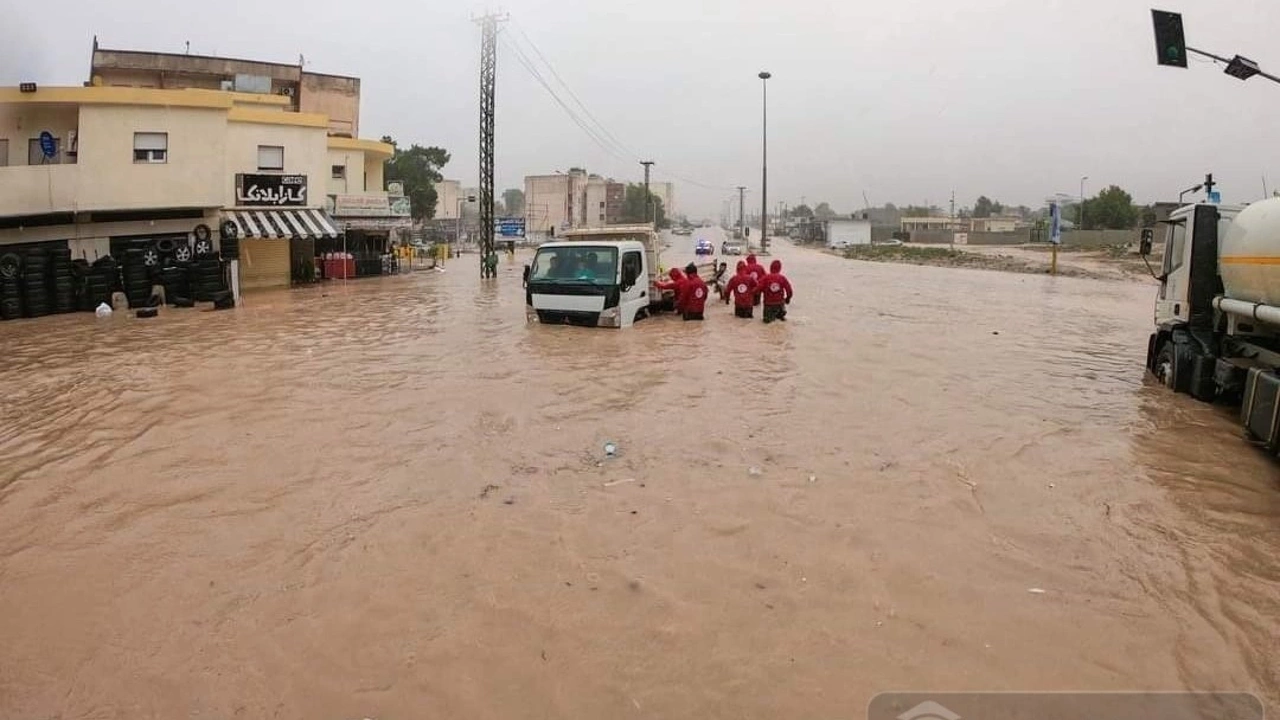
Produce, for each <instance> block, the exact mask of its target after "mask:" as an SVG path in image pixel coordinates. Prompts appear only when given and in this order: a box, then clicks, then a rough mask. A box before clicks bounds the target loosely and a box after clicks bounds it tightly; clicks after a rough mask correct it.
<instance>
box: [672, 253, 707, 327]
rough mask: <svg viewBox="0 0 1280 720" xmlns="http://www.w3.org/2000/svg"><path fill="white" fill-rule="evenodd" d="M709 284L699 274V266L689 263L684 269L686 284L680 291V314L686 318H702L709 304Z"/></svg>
mask: <svg viewBox="0 0 1280 720" xmlns="http://www.w3.org/2000/svg"><path fill="white" fill-rule="evenodd" d="M709 294H710V292H709V291H708V290H707V284H706V283H705V282H703V280H702V278H701V277H700V276H699V275H698V266H697V265H694V264H693V263H689V264H688V265H687V266H685V269H684V286H683V288H682V291H681V292H680V299H679V301H678V302H679V304H680V306H681V308H682V309H681V311H680V314H681V316H682V317H684V319H685V320H701V319H702V312H703V310H705V309H706V306H707V296H708V295H709Z"/></svg>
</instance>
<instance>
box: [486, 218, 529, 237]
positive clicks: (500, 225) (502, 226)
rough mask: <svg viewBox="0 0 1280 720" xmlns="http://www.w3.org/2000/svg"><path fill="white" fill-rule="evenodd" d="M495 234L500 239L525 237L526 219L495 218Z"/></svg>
mask: <svg viewBox="0 0 1280 720" xmlns="http://www.w3.org/2000/svg"><path fill="white" fill-rule="evenodd" d="M493 232H494V233H495V234H497V235H498V236H499V237H504V238H522V237H524V218H494V219H493Z"/></svg>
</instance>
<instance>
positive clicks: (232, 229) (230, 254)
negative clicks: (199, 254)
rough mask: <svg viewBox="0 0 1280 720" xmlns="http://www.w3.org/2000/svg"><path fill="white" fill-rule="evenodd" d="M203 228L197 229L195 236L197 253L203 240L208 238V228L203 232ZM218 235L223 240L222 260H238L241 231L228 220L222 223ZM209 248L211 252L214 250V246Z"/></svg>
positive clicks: (221, 246) (221, 244)
mask: <svg viewBox="0 0 1280 720" xmlns="http://www.w3.org/2000/svg"><path fill="white" fill-rule="evenodd" d="M203 227H204V226H203V225H201V226H199V227H197V228H196V233H195V235H196V245H197V251H198V250H199V246H200V242H201V238H202V237H207V236H208V232H207V228H206V229H205V230H204V231H202V230H201V228H203ZM218 234H219V235H220V236H221V238H222V239H221V241H220V248H221V252H222V259H224V260H238V259H239V258H240V229H239V228H237V227H236V224H235V223H233V222H231V221H230V220H227V221H225V222H223V223H222V227H221V228H220V229H219V231H218ZM208 247H209V250H210V251H211V250H212V249H213V245H212V244H210V245H209V246H208Z"/></svg>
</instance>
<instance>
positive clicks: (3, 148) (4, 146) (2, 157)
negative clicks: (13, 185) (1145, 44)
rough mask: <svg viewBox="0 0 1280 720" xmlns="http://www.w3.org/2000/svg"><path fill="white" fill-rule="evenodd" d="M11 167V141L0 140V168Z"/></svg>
mask: <svg viewBox="0 0 1280 720" xmlns="http://www.w3.org/2000/svg"><path fill="white" fill-rule="evenodd" d="M8 165H9V141H8V140H5V139H3V138H0V167H8Z"/></svg>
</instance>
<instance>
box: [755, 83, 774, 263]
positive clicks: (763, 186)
mask: <svg viewBox="0 0 1280 720" xmlns="http://www.w3.org/2000/svg"><path fill="white" fill-rule="evenodd" d="M756 77H758V78H760V93H761V94H760V119H761V123H760V254H761V255H768V254H769V83H768V80H769V78H771V77H773V75H771V74H769V73H768V72H767V71H762V72H761V73H760V74H759V75H757V76H756Z"/></svg>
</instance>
